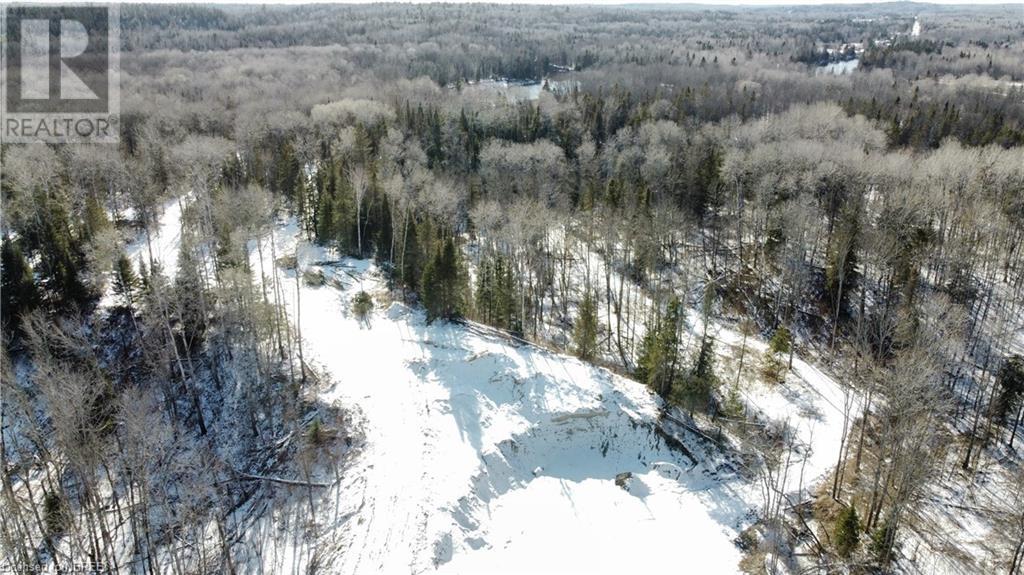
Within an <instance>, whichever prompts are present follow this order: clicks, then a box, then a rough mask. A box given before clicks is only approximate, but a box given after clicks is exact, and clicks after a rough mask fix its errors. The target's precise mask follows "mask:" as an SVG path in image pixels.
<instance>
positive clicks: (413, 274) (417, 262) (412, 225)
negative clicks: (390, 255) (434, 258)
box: [399, 218, 424, 292]
mask: <svg viewBox="0 0 1024 575" xmlns="http://www.w3.org/2000/svg"><path fill="white" fill-rule="evenodd" d="M417 232H418V226H417V225H416V220H415V219H414V218H412V219H410V221H409V226H408V228H407V229H406V232H405V245H404V246H403V247H402V249H401V250H399V258H400V259H401V261H400V262H399V269H400V270H401V273H400V274H399V279H400V280H401V283H402V285H403V286H404V287H406V288H408V289H410V290H412V291H414V292H415V291H418V288H419V283H420V276H421V275H422V274H423V259H424V258H423V250H422V248H421V247H420V245H421V244H420V237H419V233H417Z"/></svg>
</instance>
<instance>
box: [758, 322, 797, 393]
mask: <svg viewBox="0 0 1024 575" xmlns="http://www.w3.org/2000/svg"><path fill="white" fill-rule="evenodd" d="M792 349H793V336H792V335H791V334H790V332H789V329H788V328H786V326H781V327H779V329H777V330H775V333H774V334H772V338H771V339H770V340H768V349H767V350H766V351H765V354H764V362H763V363H762V368H761V375H763V376H764V378H765V380H767V381H768V382H769V383H782V382H783V381H784V380H785V378H786V374H785V370H786V365H785V363H784V362H783V361H782V356H783V355H784V354H787V353H790V352H791V351H792Z"/></svg>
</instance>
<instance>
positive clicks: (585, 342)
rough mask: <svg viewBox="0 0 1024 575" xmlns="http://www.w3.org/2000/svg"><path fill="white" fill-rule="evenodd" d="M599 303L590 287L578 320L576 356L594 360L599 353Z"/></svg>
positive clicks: (581, 306)
mask: <svg viewBox="0 0 1024 575" xmlns="http://www.w3.org/2000/svg"><path fill="white" fill-rule="evenodd" d="M597 329H598V324H597V305H596V303H595V302H594V296H593V294H592V293H591V291H590V290H589V289H588V290H587V293H586V295H584V296H583V301H582V302H580V310H579V318H577V320H576V357H578V358H580V359H582V360H584V361H592V360H593V359H594V356H595V354H596V353H597Z"/></svg>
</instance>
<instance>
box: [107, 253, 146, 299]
mask: <svg viewBox="0 0 1024 575" xmlns="http://www.w3.org/2000/svg"><path fill="white" fill-rule="evenodd" d="M140 286H141V281H140V280H139V276H138V275H136V274H135V269H134V268H132V262H131V260H129V259H128V256H126V255H124V254H121V257H119V258H117V266H116V268H115V269H114V286H113V287H114V293H116V294H117V295H119V296H121V298H122V299H123V300H124V305H125V307H127V308H128V309H133V308H134V306H135V292H136V290H138V289H139V287H140Z"/></svg>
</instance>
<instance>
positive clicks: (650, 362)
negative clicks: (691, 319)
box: [635, 298, 683, 399]
mask: <svg viewBox="0 0 1024 575" xmlns="http://www.w3.org/2000/svg"><path fill="white" fill-rule="evenodd" d="M682 317H683V316H682V304H681V303H680V301H679V298H672V301H671V302H669V304H668V308H667V310H666V312H665V316H664V317H662V318H661V320H660V321H658V322H656V323H655V325H654V326H653V329H649V330H648V331H647V333H646V334H645V335H644V340H643V342H642V344H641V351H640V358H639V360H638V362H637V371H636V373H635V374H636V376H637V378H638V379H640V380H641V381H643V382H644V383H646V384H647V385H648V386H650V388H651V389H653V390H654V392H655V393H657V394H658V395H660V396H661V397H663V398H666V399H668V398H669V396H670V395H671V393H672V388H673V387H674V386H675V384H676V378H677V377H678V375H679V374H678V365H679V329H680V327H681V325H682Z"/></svg>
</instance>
